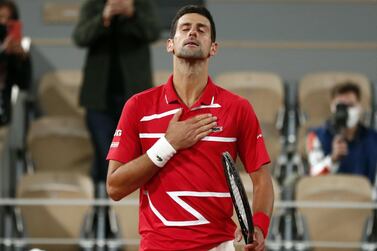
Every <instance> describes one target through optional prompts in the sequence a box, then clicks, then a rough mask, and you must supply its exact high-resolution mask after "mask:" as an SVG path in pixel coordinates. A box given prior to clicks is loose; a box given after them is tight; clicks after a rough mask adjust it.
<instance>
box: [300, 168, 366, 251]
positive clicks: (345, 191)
mask: <svg viewBox="0 0 377 251" xmlns="http://www.w3.org/2000/svg"><path fill="white" fill-rule="evenodd" d="M296 201H297V202H305V201H311V202H331V203H336V202H339V203H346V202H352V203H355V205H357V203H360V202H372V188H371V185H370V183H369V181H368V180H367V179H366V178H364V177H361V176H356V175H354V176H352V175H326V176H316V177H304V178H302V179H301V180H300V181H299V182H298V184H297V186H296ZM298 212H299V213H300V214H301V215H302V216H303V218H304V220H305V222H306V225H307V228H308V231H309V238H310V241H328V242H333V243H336V242H342V243H343V242H345V243H347V242H350V243H352V242H361V241H362V237H363V230H364V227H365V223H366V221H367V218H368V217H369V216H370V215H371V213H372V209H361V208H307V207H305V208H304V207H301V208H300V207H299V208H298ZM330 250H340V249H339V248H338V249H331V248H315V249H314V250H313V251H330ZM347 250H359V249H347Z"/></svg>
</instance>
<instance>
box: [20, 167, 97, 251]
mask: <svg viewBox="0 0 377 251" xmlns="http://www.w3.org/2000/svg"><path fill="white" fill-rule="evenodd" d="M93 194H94V189H93V184H92V182H91V180H90V178H89V177H86V176H82V175H78V174H76V173H75V174H74V173H66V172H65V173H57V172H55V173H37V174H33V175H26V176H23V177H22V179H21V180H20V182H19V184H18V187H17V198H18V199H55V200H59V199H93ZM19 208H20V211H21V216H22V219H23V222H24V226H25V234H26V237H28V238H74V239H75V240H76V239H79V238H80V234H82V231H83V229H84V228H83V223H84V219H85V217H86V214H87V213H88V212H89V211H90V209H91V206H90V205H84V206H83V205H79V206H77V205H32V206H26V205H23V206H20V207H19ZM89 230H90V229H89ZM71 241H72V240H71ZM32 247H36V248H41V249H44V250H54V251H79V250H80V249H79V245H52V244H51V245H50V244H49V245H37V244H35V245H32Z"/></svg>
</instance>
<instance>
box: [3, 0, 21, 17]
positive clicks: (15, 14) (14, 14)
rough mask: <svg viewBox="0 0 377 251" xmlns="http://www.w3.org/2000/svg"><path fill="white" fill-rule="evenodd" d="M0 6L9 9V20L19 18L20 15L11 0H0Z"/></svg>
mask: <svg viewBox="0 0 377 251" xmlns="http://www.w3.org/2000/svg"><path fill="white" fill-rule="evenodd" d="M0 8H8V9H9V10H10V13H11V14H10V19H11V20H19V19H20V15H19V13H18V8H17V6H16V4H15V3H14V2H13V1H10V0H5V1H0Z"/></svg>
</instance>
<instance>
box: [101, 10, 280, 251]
mask: <svg viewBox="0 0 377 251" xmlns="http://www.w3.org/2000/svg"><path fill="white" fill-rule="evenodd" d="M215 39H216V30H215V24H214V22H213V19H212V16H211V14H210V13H209V11H208V10H207V9H206V8H204V7H198V6H192V5H191V6H186V7H183V8H182V9H181V10H179V11H178V13H177V15H176V17H175V18H174V20H173V22H172V27H171V31H170V39H168V41H167V51H168V52H169V53H171V54H173V64H174V70H173V75H172V76H171V77H170V78H169V80H168V82H167V83H166V84H165V85H162V86H159V87H156V88H153V89H150V90H147V91H144V92H142V93H139V94H137V95H135V96H133V97H132V98H131V99H129V100H128V101H127V103H126V105H125V106H124V108H123V112H122V116H121V118H120V121H119V124H118V127H117V130H116V132H115V134H114V139H113V142H112V144H111V146H110V151H109V154H108V160H110V162H109V170H108V179H107V190H108V193H109V195H110V197H111V198H112V199H114V200H120V199H122V198H123V197H125V196H127V195H128V194H130V193H132V192H133V191H135V190H136V189H139V188H140V210H139V212H140V215H139V231H140V234H141V244H140V250H154V251H162V250H187V251H189V250H190V251H207V250H211V251H212V250H214V251H215V250H216V251H220V250H226V251H229V250H234V246H233V240H234V238H235V236H234V233H235V230H236V226H235V224H234V222H233V221H232V219H231V217H232V213H233V206H232V202H231V198H230V194H229V190H228V187H227V185H226V180H225V176H224V171H223V167H222V162H221V154H222V153H223V152H224V151H228V152H230V153H231V155H232V156H233V158H236V156H237V154H238V155H239V156H240V158H241V160H242V162H243V163H244V166H245V169H246V171H247V172H248V173H249V174H250V177H251V179H252V182H253V186H254V190H253V191H254V196H253V212H254V216H253V220H254V225H255V226H256V228H255V234H254V239H255V242H254V243H253V244H249V245H246V246H245V247H244V250H258V251H259V250H264V246H265V244H264V240H265V238H266V235H267V232H268V225H269V217H270V215H271V211H272V206H273V189H272V182H271V177H270V174H269V171H268V168H267V167H266V166H264V165H265V164H267V163H268V162H269V161H270V160H269V156H268V153H267V151H266V148H265V146H264V141H263V136H262V133H261V129H260V127H259V122H258V120H257V118H256V116H255V113H254V111H253V109H252V107H251V105H250V104H249V103H248V101H247V100H245V99H244V98H241V97H239V96H237V95H235V94H232V93H230V92H229V91H227V90H224V89H222V88H220V87H218V86H216V85H215V84H214V83H213V82H212V80H211V78H210V77H209V76H208V64H209V59H210V58H211V57H212V56H214V55H215V54H216V51H217V47H218V44H217V43H216V42H215V41H216V40H215Z"/></svg>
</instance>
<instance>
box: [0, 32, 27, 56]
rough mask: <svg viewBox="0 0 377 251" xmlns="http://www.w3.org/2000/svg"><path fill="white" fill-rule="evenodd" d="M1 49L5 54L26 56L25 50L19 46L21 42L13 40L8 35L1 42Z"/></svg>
mask: <svg viewBox="0 0 377 251" xmlns="http://www.w3.org/2000/svg"><path fill="white" fill-rule="evenodd" d="M2 46H3V49H4V50H5V52H6V53H7V54H12V55H17V56H21V57H25V56H26V52H25V51H24V49H23V48H22V46H21V42H20V41H18V40H14V39H13V38H12V37H10V36H8V37H6V38H5V40H4V42H3V44H2Z"/></svg>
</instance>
